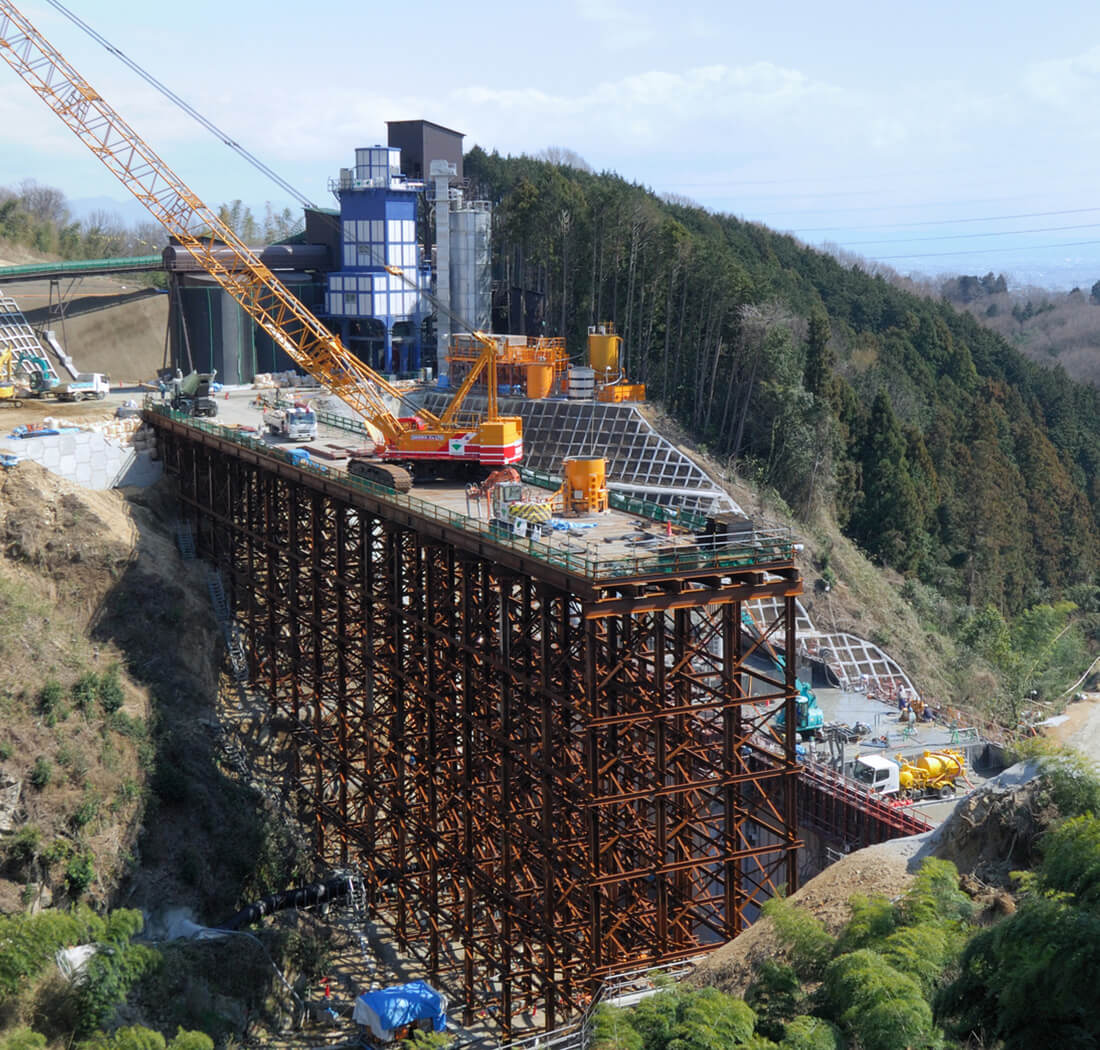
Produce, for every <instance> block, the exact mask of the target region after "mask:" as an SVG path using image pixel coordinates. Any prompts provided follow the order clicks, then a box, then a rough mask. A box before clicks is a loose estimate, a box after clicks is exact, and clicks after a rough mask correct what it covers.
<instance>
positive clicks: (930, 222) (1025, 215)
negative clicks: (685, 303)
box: [791, 208, 1100, 233]
mask: <svg viewBox="0 0 1100 1050" xmlns="http://www.w3.org/2000/svg"><path fill="white" fill-rule="evenodd" d="M1094 211H1100V208H1066V209H1064V210H1062V211H1026V212H1019V213H1017V214H1015V215H983V216H979V217H977V218H970V219H927V220H925V221H923V222H893V223H890V224H888V225H883V224H881V223H875V224H874V225H870V226H810V227H807V226H802V227H796V228H795V229H793V230H792V231H791V232H792V233H827V232H829V231H830V230H892V229H910V228H912V227H916V226H951V225H953V224H958V225H961V224H962V223H964V222H1001V221H1003V220H1007V219H1045V218H1047V217H1048V216H1051V215H1084V214H1087V213H1089V212H1094Z"/></svg>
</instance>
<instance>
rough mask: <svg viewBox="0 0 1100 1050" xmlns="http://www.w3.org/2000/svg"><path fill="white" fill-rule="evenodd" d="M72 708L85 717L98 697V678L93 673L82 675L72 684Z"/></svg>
mask: <svg viewBox="0 0 1100 1050" xmlns="http://www.w3.org/2000/svg"><path fill="white" fill-rule="evenodd" d="M71 696H72V700H73V706H74V707H75V708H76V709H77V710H78V711H79V712H80V713H81V714H83V715H86V714H87V713H88V712H89V711H90V710H91V709H92V707H93V706H94V704H95V702H96V698H97V697H98V696H99V678H98V676H97V675H96V674H95V672H94V671H88V672H87V673H86V674H82V675H81V676H80V677H79V678H78V679H77V680H76V681H75V682H74V683H73V687H72V690H71Z"/></svg>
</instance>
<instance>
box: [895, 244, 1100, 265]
mask: <svg viewBox="0 0 1100 1050" xmlns="http://www.w3.org/2000/svg"><path fill="white" fill-rule="evenodd" d="M1097 244H1100V241H1064V242H1063V243H1061V244H1029V245H1026V246H1021V245H1016V246H1015V247H1012V248H968V249H966V250H963V251H957V252H920V253H916V254H913V255H879V256H876V258H875V259H874V261H875V262H889V261H891V260H893V259H939V258H942V257H944V256H947V255H985V254H987V253H989V252H1038V251H1045V250H1046V249H1048V248H1080V247H1084V246H1085V245H1097Z"/></svg>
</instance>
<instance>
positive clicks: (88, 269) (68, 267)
mask: <svg viewBox="0 0 1100 1050" xmlns="http://www.w3.org/2000/svg"><path fill="white" fill-rule="evenodd" d="M163 269H164V260H163V259H162V258H161V256H159V255H130V256H126V257H124V258H119V259H79V260H77V261H74V262H53V263H33V264H31V265H28V266H0V284H12V283H14V282H16V281H56V280H58V279H60V278H62V277H96V276H99V275H101V274H114V273H139V272H143V271H148V270H163Z"/></svg>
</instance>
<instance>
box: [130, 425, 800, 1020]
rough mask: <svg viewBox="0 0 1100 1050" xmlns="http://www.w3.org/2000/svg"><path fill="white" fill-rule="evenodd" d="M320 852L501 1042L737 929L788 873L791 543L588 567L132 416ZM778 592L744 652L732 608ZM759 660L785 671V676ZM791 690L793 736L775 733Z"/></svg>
mask: <svg viewBox="0 0 1100 1050" xmlns="http://www.w3.org/2000/svg"><path fill="white" fill-rule="evenodd" d="M146 418H147V419H148V421H149V422H151V423H152V424H153V425H154V426H156V427H157V430H158V438H159V443H160V447H161V450H162V454H163V455H164V458H165V462H166V466H167V468H168V470H169V471H170V473H171V474H173V475H174V476H175V477H176V479H177V481H178V484H179V493H180V497H181V499H182V502H183V505H184V508H185V514H186V515H187V516H188V517H189V518H190V520H191V523H192V527H193V530H194V534H195V536H196V540H197V543H198V547H199V550H200V552H201V553H203V554H204V555H205V556H206V557H208V558H211V559H212V560H213V561H214V562H215V564H216V565H217V566H218V567H219V568H220V569H221V571H222V573H223V575H224V576H225V578H226V580H227V581H229V591H230V600H231V603H232V605H233V608H234V611H235V615H236V618H237V622H238V624H239V625H240V627H241V629H242V631H243V634H244V636H245V638H246V639H247V649H248V655H249V661H250V672H251V677H252V681H253V683H254V685H255V686H256V687H257V688H259V689H262V690H263V691H264V692H265V693H266V695H267V696H268V697H269V698H270V702H271V708H272V714H273V716H278V718H279V724H280V725H285V726H288V727H289V730H288V732H287V734H286V736H285V737H284V742H285V746H286V747H287V748H288V750H289V752H290V758H291V768H292V769H293V770H294V779H295V785H296V788H297V791H298V799H299V802H300V806H301V816H302V819H303V820H304V821H307V822H308V825H309V826H310V827H311V829H312V836H313V841H314V843H315V846H316V850H317V852H318V854H319V856H320V857H321V858H323V860H324V861H325V862H326V863H327V864H329V865H331V866H334V867H346V866H349V865H353V864H358V865H359V866H360V868H361V870H362V871H363V873H364V874H365V876H366V877H367V879H368V886H369V889H370V896H371V899H372V900H373V902H374V905H375V907H376V908H377V909H378V912H379V913H380V915H381V917H382V918H384V920H385V921H386V922H387V924H388V925H389V926H390V927H391V929H392V931H393V933H394V935H395V936H396V938H397V939H398V940H399V942H401V943H402V944H404V945H406V946H411V947H413V948H414V950H417V952H418V954H420V956H421V958H422V959H423V961H424V962H425V964H426V966H427V968H428V970H429V972H430V973H431V974H432V975H433V976H434V977H435V978H436V979H437V980H439V981H440V982H441V983H442V984H443V985H444V986H449V987H451V988H452V989H458V990H459V991H458V994H460V995H462V996H464V1000H465V1021H466V1023H469V1022H470V1021H471V1020H472V1014H473V1010H474V1008H475V1006H477V1007H484V1006H486V1005H488V1006H489V1007H490V1010H491V1011H492V1012H494V1013H496V1014H497V1016H498V1018H499V1020H500V1023H501V1026H502V1028H503V1030H504V1033H505V1035H507V1034H508V1032H509V1030H510V1025H511V1024H512V1019H513V1018H514V1017H516V1016H517V1015H519V1014H520V1013H523V1012H526V1011H532V1012H534V1011H536V1010H537V1011H539V1012H540V1020H541V1023H543V1024H544V1025H545V1027H546V1028H548V1029H549V1028H553V1027H554V1026H555V1025H557V1024H560V1023H561V1022H562V1021H563V1020H565V1019H567V1018H568V1017H569V1016H571V1015H574V1014H575V1013H576V1012H577V1011H578V1010H580V1009H583V1007H584V1005H585V1003H586V1001H587V997H588V996H589V995H591V993H592V991H593V989H594V987H595V986H596V984H597V983H598V981H599V980H600V979H601V978H602V977H604V976H606V975H608V974H611V973H614V972H616V971H622V970H626V969H633V968H638V967H644V966H648V965H651V964H652V965H656V964H659V963H662V962H669V961H673V960H677V959H682V958H687V957H690V956H692V955H696V954H699V953H700V952H703V951H705V950H707V949H708V948H710V947H713V946H715V945H716V944H718V943H721V942H724V941H726V940H729V939H730V938H732V937H733V936H735V935H736V934H738V933H739V932H740V931H741V930H742V929H744V928H745V926H746V925H748V924H749V923H750V922H751V921H752V920H753V919H754V918H755V916H756V914H757V911H758V908H759V906H760V905H761V904H762V903H763V902H764V901H765V900H766V899H768V898H769V897H771V896H773V895H774V894H775V893H776V891H777V890H778V889H779V888H780V887H784V886H785V887H786V888H787V890H793V889H794V888H795V883H796V878H797V869H796V851H797V848H798V846H799V842H798V841H797V835H796V818H797V813H796V810H797V780H798V772H799V767H798V765H797V763H796V759H795V737H794V725H795V712H794V696H795V684H794V670H793V669H794V666H795V619H794V613H795V596H796V595H797V594H798V593H799V592H800V591H801V579H800V577H799V574H798V572H797V569H796V567H795V565H794V563H793V554H792V550H791V548H790V545H789V543H788V544H787V545H786V546H785V547H782V546H780V547H778V548H776V547H770V548H768V549H767V550H761V551H760V552H759V557H750V558H741V559H740V560H739V561H737V562H736V563H733V564H731V565H721V564H720V559H716V558H715V557H713V556H706V555H700V556H699V558H698V566H697V567H695V568H684V567H680V568H678V569H676V571H668V570H662V568H661V567H660V566H657V565H654V566H651V567H650V568H649V569H648V570H647V571H641V570H640V569H639V568H636V569H635V570H634V571H633V573H632V574H631V573H629V572H628V573H627V574H626V575H623V572H622V570H621V567H620V569H619V570H616V571H615V572H607V573H604V572H603V571H602V570H601V571H592V572H589V573H582V572H578V571H575V570H574V569H573V568H570V567H562V566H561V565H558V564H555V562H554V560H553V559H550V558H546V557H541V556H535V555H533V554H532V553H530V550H529V549H525V547H524V546H523V545H521V544H520V543H516V542H508V541H504V540H502V541H499V542H494V541H493V540H492V539H491V538H487V537H486V535H485V534H484V533H483V532H481V533H478V532H471V531H470V530H469V529H467V528H464V527H462V523H461V521H459V520H458V516H456V515H451V514H448V513H447V512H445V511H441V510H440V509H439V508H438V507H433V506H431V505H429V504H426V503H421V502H420V501H418V500H415V499H411V498H409V497H406V496H396V495H394V494H387V493H383V492H381V491H380V490H376V489H371V487H370V486H368V485H360V484H353V482H355V481H356V479H348V478H346V477H345V476H343V475H336V474H331V473H330V474H322V473H319V472H315V471H310V470H303V469H300V468H298V467H295V466H293V465H291V464H290V463H288V462H286V461H284V460H282V459H280V458H279V457H278V456H277V455H273V454H272V453H271V451H270V450H266V449H265V447H264V446H262V445H261V444H259V443H257V442H249V441H248V440H246V439H241V438H234V437H233V436H232V434H231V432H229V431H222V430H221V429H220V428H217V427H203V428H202V429H198V428H196V427H193V426H190V425H188V424H186V423H184V422H182V421H179V420H175V419H171V418H168V417H166V416H165V415H163V414H159V413H150V412H147V413H146ZM763 595H772V596H776V597H778V598H780V599H781V600H780V601H779V602H778V603H776V607H777V608H778V609H779V610H780V614H779V616H778V617H777V619H776V620H775V622H773V623H772V624H770V625H764V627H763V633H764V634H765V635H766V636H771V637H772V638H773V639H774V638H779V637H782V638H784V639H785V642H784V644H785V649H786V667H787V671H786V672H777V671H775V670H774V669H768V664H767V662H766V661H761V660H756V659H753V657H754V655H755V654H754V652H753V648H754V645H753V643H752V642H750V641H748V640H747V639H746V638H745V637H744V636H743V635H742V632H741V605H742V603H743V602H745V601H748V600H750V599H753V598H759V597H761V596H763ZM776 675H781V676H784V677H780V678H777V677H775V676H776ZM783 709H785V710H786V720H785V725H786V727H787V729H786V730H785V731H777V730H775V729H774V728H773V726H772V721H773V719H774V716H775V715H776V714H777V713H778V711H780V710H783Z"/></svg>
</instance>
